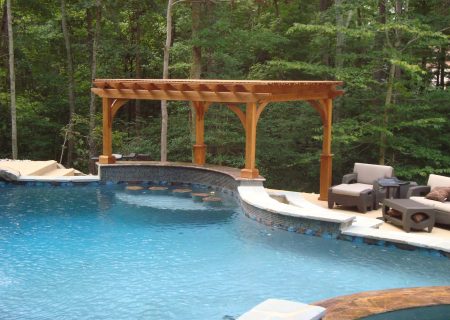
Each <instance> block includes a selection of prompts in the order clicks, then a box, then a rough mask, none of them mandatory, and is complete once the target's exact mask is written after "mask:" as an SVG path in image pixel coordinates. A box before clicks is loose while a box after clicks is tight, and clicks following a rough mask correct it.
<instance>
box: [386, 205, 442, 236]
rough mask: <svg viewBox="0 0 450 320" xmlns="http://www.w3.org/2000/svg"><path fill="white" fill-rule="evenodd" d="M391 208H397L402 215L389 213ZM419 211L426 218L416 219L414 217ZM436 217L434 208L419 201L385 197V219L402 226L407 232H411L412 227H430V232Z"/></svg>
mask: <svg viewBox="0 0 450 320" xmlns="http://www.w3.org/2000/svg"><path fill="white" fill-rule="evenodd" d="M389 209H394V210H397V211H398V212H400V213H401V217H393V216H390V215H389V214H388V211H389ZM417 213H422V214H424V215H425V216H426V218H425V220H423V221H420V222H416V221H414V220H413V218H412V217H413V216H414V215H415V214H417ZM435 219H436V215H435V212H434V209H433V208H432V207H429V206H427V205H424V204H421V203H419V202H416V201H413V200H410V199H385V200H384V201H383V220H384V221H388V222H390V223H392V224H394V225H397V226H400V227H402V228H403V230H405V231H406V232H410V231H411V229H424V228H428V232H431V230H433V227H434V223H435Z"/></svg>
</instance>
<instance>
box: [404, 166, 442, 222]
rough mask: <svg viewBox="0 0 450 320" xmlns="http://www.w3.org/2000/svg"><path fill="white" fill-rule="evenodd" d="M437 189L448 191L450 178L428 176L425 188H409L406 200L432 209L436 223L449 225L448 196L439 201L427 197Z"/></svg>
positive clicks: (435, 175)
mask: <svg viewBox="0 0 450 320" xmlns="http://www.w3.org/2000/svg"><path fill="white" fill-rule="evenodd" d="M439 187H440V188H448V189H450V177H445V176H440V175H437V174H430V176H429V177H428V182H427V185H426V186H413V187H411V188H409V190H408V193H407V198H409V199H411V200H414V201H416V202H420V203H421V204H424V205H427V206H430V207H432V208H433V209H434V211H435V213H436V223H439V224H446V225H450V194H448V193H447V197H445V196H443V197H442V199H440V200H438V199H437V198H436V199H433V198H434V197H430V196H428V194H429V193H431V192H430V191H433V190H436V189H435V188H439ZM448 189H446V191H447V190H448ZM432 199H433V200H432Z"/></svg>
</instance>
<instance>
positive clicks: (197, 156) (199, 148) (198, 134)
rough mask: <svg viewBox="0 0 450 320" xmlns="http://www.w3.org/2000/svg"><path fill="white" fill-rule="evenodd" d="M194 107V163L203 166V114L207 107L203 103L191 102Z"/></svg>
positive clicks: (204, 149)
mask: <svg viewBox="0 0 450 320" xmlns="http://www.w3.org/2000/svg"><path fill="white" fill-rule="evenodd" d="M193 104H194V107H195V144H194V161H193V162H194V163H195V164H199V165H204V164H205V161H206V144H205V112H206V108H207V106H206V105H205V103H204V102H199V101H195V102H193Z"/></svg>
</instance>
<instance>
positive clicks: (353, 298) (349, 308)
mask: <svg viewBox="0 0 450 320" xmlns="http://www.w3.org/2000/svg"><path fill="white" fill-rule="evenodd" d="M442 304H444V305H450V286H436V287H415V288H401V289H388V290H376V291H365V292H359V293H356V294H351V295H345V296H339V297H335V298H331V299H327V300H321V301H318V302H313V303H311V305H315V306H320V307H323V308H325V309H326V313H325V316H324V317H323V318H322V320H356V319H360V318H362V317H367V316H372V315H376V314H380V313H385V312H391V311H398V310H403V309H409V308H416V307H430V306H436V305H442Z"/></svg>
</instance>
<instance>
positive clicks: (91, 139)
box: [89, 0, 102, 173]
mask: <svg viewBox="0 0 450 320" xmlns="http://www.w3.org/2000/svg"><path fill="white" fill-rule="evenodd" d="M101 5H102V4H101V0H97V1H96V3H95V6H96V8H95V10H96V14H95V29H94V32H93V36H92V42H91V44H92V53H91V79H92V81H94V79H95V77H96V76H97V49H98V38H99V36H100V29H101V19H102V7H101ZM95 113H96V108H95V94H94V93H93V92H91V98H90V101H89V159H90V158H92V157H95V156H96V153H97V150H96V149H97V148H96V145H95V140H94V130H95ZM91 173H92V172H91Z"/></svg>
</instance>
